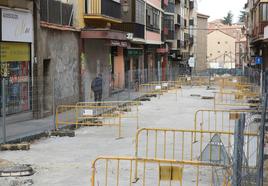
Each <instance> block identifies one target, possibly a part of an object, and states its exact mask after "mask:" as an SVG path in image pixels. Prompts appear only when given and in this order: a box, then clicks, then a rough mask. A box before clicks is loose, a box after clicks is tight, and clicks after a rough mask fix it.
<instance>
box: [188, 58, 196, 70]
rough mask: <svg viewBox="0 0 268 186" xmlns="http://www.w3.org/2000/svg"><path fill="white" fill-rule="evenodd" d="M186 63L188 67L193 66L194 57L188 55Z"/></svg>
mask: <svg viewBox="0 0 268 186" xmlns="http://www.w3.org/2000/svg"><path fill="white" fill-rule="evenodd" d="M188 64H189V67H192V68H193V67H195V58H194V57H190V58H189V60H188Z"/></svg>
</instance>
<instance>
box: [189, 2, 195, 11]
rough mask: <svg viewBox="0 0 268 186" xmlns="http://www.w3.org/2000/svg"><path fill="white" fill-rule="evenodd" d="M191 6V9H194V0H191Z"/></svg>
mask: <svg viewBox="0 0 268 186" xmlns="http://www.w3.org/2000/svg"><path fill="white" fill-rule="evenodd" d="M189 7H190V9H191V10H192V9H194V1H193V0H190V2H189Z"/></svg>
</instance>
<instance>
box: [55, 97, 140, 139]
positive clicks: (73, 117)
mask: <svg viewBox="0 0 268 186" xmlns="http://www.w3.org/2000/svg"><path fill="white" fill-rule="evenodd" d="M127 105H128V106H127ZM139 105H140V102H138V101H137V102H133V101H126V102H86V103H81V102H80V103H77V105H59V106H58V107H57V109H56V120H55V122H56V128H57V129H58V128H59V126H60V125H75V126H76V127H78V126H115V127H117V128H118V137H119V138H120V137H122V135H121V133H122V131H121V130H122V124H123V123H124V119H128V118H133V119H135V122H134V123H135V125H136V129H138V128H139V108H138V106H139ZM133 106H135V109H133V110H134V111H132V112H131V114H130V111H131V109H130V107H131V108H133Z"/></svg>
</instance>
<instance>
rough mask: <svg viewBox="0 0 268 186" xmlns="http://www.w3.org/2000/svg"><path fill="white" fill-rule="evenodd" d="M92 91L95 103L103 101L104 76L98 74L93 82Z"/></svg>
mask: <svg viewBox="0 0 268 186" xmlns="http://www.w3.org/2000/svg"><path fill="white" fill-rule="evenodd" d="M91 90H92V91H93V92H94V100H95V102H100V101H101V100H102V75H101V74H98V76H97V77H95V78H94V79H93V80H92V82H91Z"/></svg>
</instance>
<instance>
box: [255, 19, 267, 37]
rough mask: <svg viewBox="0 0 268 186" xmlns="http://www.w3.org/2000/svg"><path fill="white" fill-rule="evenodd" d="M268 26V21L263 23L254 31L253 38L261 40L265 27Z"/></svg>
mask: <svg viewBox="0 0 268 186" xmlns="http://www.w3.org/2000/svg"><path fill="white" fill-rule="evenodd" d="M267 25H268V21H265V22H261V23H260V24H259V25H258V26H256V27H255V28H254V29H253V37H254V38H261V37H262V36H263V33H264V27H266V26H267Z"/></svg>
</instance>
